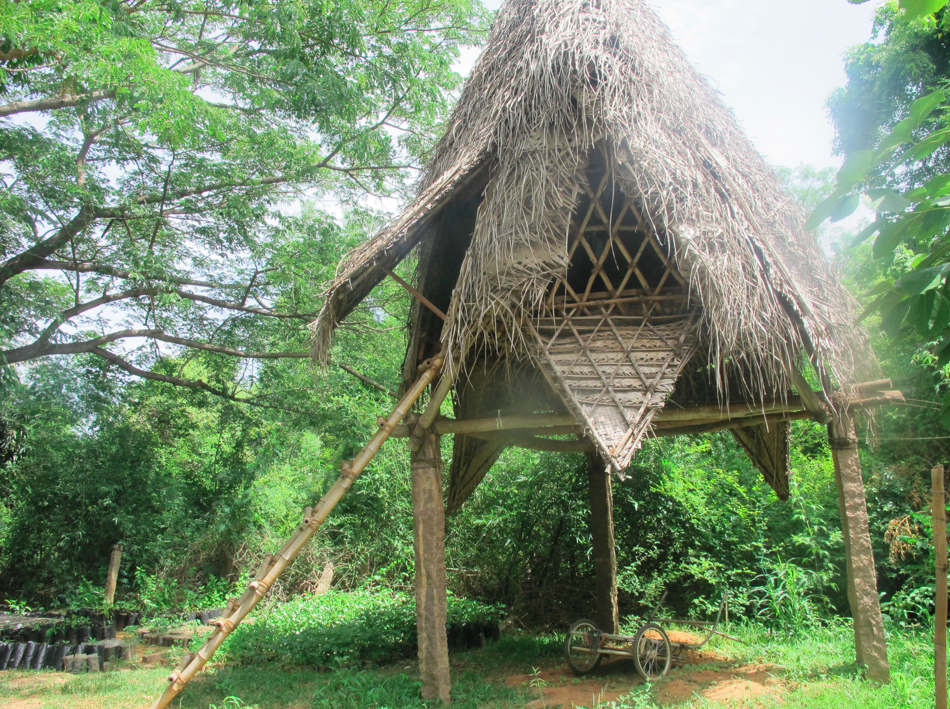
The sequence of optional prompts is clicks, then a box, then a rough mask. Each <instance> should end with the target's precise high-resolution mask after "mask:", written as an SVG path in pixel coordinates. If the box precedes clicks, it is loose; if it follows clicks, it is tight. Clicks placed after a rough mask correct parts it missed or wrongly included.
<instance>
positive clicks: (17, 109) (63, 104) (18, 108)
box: [0, 90, 115, 118]
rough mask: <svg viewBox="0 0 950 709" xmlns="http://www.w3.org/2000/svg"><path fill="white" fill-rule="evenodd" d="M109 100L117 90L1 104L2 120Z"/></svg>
mask: <svg viewBox="0 0 950 709" xmlns="http://www.w3.org/2000/svg"><path fill="white" fill-rule="evenodd" d="M109 98H115V90H109V91H93V92H92V93H88V94H83V95H81V96H50V97H47V98H39V99H34V100H32V101H13V102H11V103H4V104H0V118H3V117H4V116H12V115H14V114H15V113H30V112H31V111H52V110H55V109H57V108H69V107H70V106H82V105H84V104H89V103H95V102H96V101H104V100H105V99H109Z"/></svg>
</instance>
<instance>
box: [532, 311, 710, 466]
mask: <svg viewBox="0 0 950 709" xmlns="http://www.w3.org/2000/svg"><path fill="white" fill-rule="evenodd" d="M635 305H636V304H632V303H629V302H627V303H625V308H624V310H625V311H626V312H627V313H630V312H631V311H634V312H635V311H636V308H635ZM583 312H584V313H585V314H584V315H577V314H568V313H564V314H563V315H555V316H554V317H549V318H540V319H537V320H535V321H534V322H533V323H532V328H531V329H532V330H533V331H534V334H535V336H536V339H537V345H538V347H537V351H536V353H535V358H536V360H537V362H538V364H539V366H540V367H541V368H542V369H543V370H544V371H545V372H546V373H547V375H548V378H549V380H550V382H551V384H552V385H553V386H554V387H555V389H557V391H558V393H559V394H560V395H561V398H562V399H563V400H564V403H565V404H567V406H568V407H569V408H570V409H571V410H572V411H573V412H574V414H575V415H576V416H578V418H579V419H580V420H581V421H582V422H583V423H584V424H585V426H586V427H587V429H588V431H589V435H590V437H591V438H592V439H593V441H594V443H595V444H596V446H597V448H598V449H599V450H600V452H601V454H602V455H603V456H604V459H605V460H606V461H608V463H609V464H610V466H611V467H612V468H613V469H614V470H615V471H617V472H619V471H622V470H623V469H624V468H626V467H627V465H628V464H629V463H630V459H631V458H632V457H633V454H634V453H635V452H636V450H637V449H638V448H639V447H640V444H641V441H642V439H643V436H644V435H645V434H646V433H647V431H648V430H649V426H650V421H651V420H652V419H653V416H654V414H655V413H656V412H657V411H659V410H660V409H661V408H663V405H664V404H665V403H666V399H667V397H668V396H669V395H670V394H671V393H672V391H673V387H674V386H675V384H676V380H677V378H678V377H679V374H680V372H681V371H682V370H683V367H684V366H685V365H686V363H687V362H688V360H689V358H690V356H691V355H692V354H693V351H694V348H695V344H696V330H697V328H696V318H695V316H694V315H692V314H681V315H661V316H653V315H651V313H652V312H653V305H652V303H650V302H647V301H646V300H645V301H644V302H643V303H642V312H643V313H644V314H643V315H640V316H636V315H631V314H621V313H620V311H615V310H614V306H612V305H604V306H599V307H596V308H584V309H583Z"/></svg>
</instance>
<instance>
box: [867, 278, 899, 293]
mask: <svg viewBox="0 0 950 709" xmlns="http://www.w3.org/2000/svg"><path fill="white" fill-rule="evenodd" d="M892 290H894V279H893V278H885V279H884V280H883V281H879V282H878V283H876V284H875V285H874V287H873V288H872V289H871V290H869V291H867V292H866V293H862V294H861V297H862V298H868V297H870V296H872V295H880V294H881V293H889V292H890V291H892Z"/></svg>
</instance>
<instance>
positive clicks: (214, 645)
mask: <svg viewBox="0 0 950 709" xmlns="http://www.w3.org/2000/svg"><path fill="white" fill-rule="evenodd" d="M442 362H443V355H441V354H440V355H438V356H436V357H433V358H432V359H431V360H429V361H428V364H427V368H426V369H425V371H424V372H423V373H422V376H420V377H419V379H418V380H417V381H416V383H415V384H413V385H412V387H411V388H410V389H409V391H407V392H406V394H405V396H403V397H402V399H401V400H400V401H399V403H398V404H397V405H396V408H395V409H393V412H392V414H390V416H389V418H388V419H386V421H385V422H384V423H383V424H382V425H381V426H380V427H379V430H378V431H376V433H375V434H374V435H373V437H372V438H371V439H370V440H369V443H367V444H366V445H365V446H364V447H363V449H362V450H361V451H360V452H359V453H358V454H357V456H356V457H355V458H354V459H353V460H351V461H350V462H349V463H347V464H346V465H345V466H344V468H343V473H342V474H341V475H340V477H339V479H338V480H337V481H336V482H335V483H334V484H333V486H332V487H331V488H330V490H329V491H328V492H327V494H326V495H324V496H323V499H322V500H320V503H319V504H318V505H317V507H315V508H314V509H313V510H311V514H310V515H307V518H306V520H305V523H304V524H301V525H300V526H299V527H297V531H296V532H294V534H293V536H291V538H290V539H288V540H287V543H286V544H284V546H283V547H282V548H281V550H280V552H279V553H278V554H277V556H275V557H270V556H268V557H267V558H265V560H264V563H263V564H262V565H261V570H260V571H259V572H258V574H257V577H256V578H255V579H254V580H253V581H251V583H250V584H249V585H248V588H247V590H246V591H245V592H244V595H242V596H241V598H240V599H238V601H237V603H236V604H231V607H232V610H231V613H230V614H229V615H227V616H224V617H221V618H218V620H217V621H216V622H215V625H217V626H218V629H217V631H215V632H214V633H212V634H211V635H210V636H209V637H208V639H207V640H205V643H204V645H202V646H201V649H200V650H198V652H197V653H196V654H195V656H194V658H193V659H192V660H191V662H189V663H188V666H187V667H185V668H184V669H182V670H181V671H180V672H173V673H172V675H171V676H170V677H169V678H168V681H169V685H168V688H167V689H166V690H165V692H164V693H163V694H162V696H160V697H159V698H158V699H156V700H155V702H154V703H153V704H152V706H151V709H164V707H166V706H168V703H169V702H171V700H172V699H174V698H175V697H176V696H177V695H178V693H179V692H181V690H182V689H184V687H185V685H186V684H187V683H188V682H189V680H191V679H192V678H193V677H194V676H195V675H196V674H198V672H200V671H201V669H202V668H203V667H204V665H205V663H206V662H207V661H208V660H210V659H211V656H212V655H213V654H214V652H215V650H217V649H218V648H219V647H221V644H222V643H223V642H224V641H225V639H226V638H227V637H228V635H230V634H231V632H232V631H233V630H234V629H235V628H236V627H237V626H238V625H239V624H240V623H241V621H242V620H244V619H245V618H246V617H247V615H248V614H249V613H250V612H251V611H252V610H253V609H254V606H256V605H257V603H258V601H260V600H261V599H262V598H263V597H264V596H265V595H266V594H267V592H268V591H269V590H270V588H271V586H273V585H274V582H275V581H276V580H277V579H278V577H279V576H280V575H281V573H283V571H284V569H286V568H287V567H288V566H289V565H290V563H291V562H292V561H293V560H294V559H295V558H297V555H298V554H299V553H300V551H301V550H302V549H303V548H304V546H305V545H306V544H307V542H308V541H310V538H311V537H312V536H313V535H314V534H315V533H316V532H317V530H318V529H320V527H321V526H322V525H323V522H324V520H326V518H327V516H328V515H329V514H330V512H331V511H332V510H333V508H334V507H336V504H337V502H339V501H340V498H341V497H343V495H344V494H346V491H347V490H349V489H350V487H351V486H352V485H353V481H354V480H356V478H357V477H359V474H360V473H361V472H363V469H364V468H365V467H366V466H367V465H368V464H369V462H370V461H371V460H372V459H373V458H374V457H375V456H376V454H377V453H378V452H379V449H380V448H381V447H382V445H383V443H385V442H386V439H388V438H389V436H390V434H391V433H392V430H393V429H394V428H395V427H396V425H397V424H398V423H399V421H401V420H402V418H403V417H404V416H405V415H406V414H407V413H408V412H409V409H410V408H411V407H412V405H413V404H414V403H415V402H416V400H417V399H418V398H419V397H420V396H422V393H423V392H424V391H425V390H426V387H428V386H429V384H430V383H432V380H433V379H435V378H436V376H438V374H439V371H440V370H441V369H442Z"/></svg>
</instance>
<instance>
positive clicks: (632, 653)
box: [564, 592, 729, 681]
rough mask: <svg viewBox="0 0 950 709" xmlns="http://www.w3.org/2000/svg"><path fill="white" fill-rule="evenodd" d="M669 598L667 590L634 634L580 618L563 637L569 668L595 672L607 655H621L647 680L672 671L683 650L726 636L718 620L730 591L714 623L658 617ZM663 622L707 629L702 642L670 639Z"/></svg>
mask: <svg viewBox="0 0 950 709" xmlns="http://www.w3.org/2000/svg"><path fill="white" fill-rule="evenodd" d="M665 600H666V592H664V593H663V596H662V597H661V598H660V602H659V603H657V604H656V607H655V608H654V609H653V610H652V611H651V612H650V615H649V616H648V617H647V619H646V622H644V623H643V625H641V626H640V627H639V628H638V629H637V632H636V634H634V635H613V634H611V633H605V632H603V631H602V630H600V629H598V628H597V626H596V625H594V623H592V622H591V621H589V620H584V619H581V620H577V621H575V622H574V623H573V624H572V625H571V627H570V628H569V629H568V631H567V637H566V638H565V639H564V659H565V660H567V665H568V667H570V668H571V670H572V671H573V672H574V674H577V675H585V674H587V673H588V672H591V671H593V670H594V669H595V668H596V667H597V665H599V664H600V661H601V660H602V659H603V658H604V656H605V655H619V656H621V657H630V658H632V659H633V662H634V665H635V666H636V668H637V672H639V673H640V675H641V676H642V677H643V678H644V679H647V680H651V681H652V680H656V679H659V678H660V677H663V676H664V675H666V673H667V672H669V671H670V666H671V665H672V664H673V660H674V659H675V658H677V657H678V656H679V654H680V653H681V652H683V650H698V649H699V648H701V647H702V646H703V645H705V644H706V643H708V642H709V639H710V638H712V636H713V635H723V636H724V637H729V636H728V635H725V634H724V633H720V632H719V631H718V627H719V621H720V620H722V618H723V614H724V613H725V614H726V616H727V617H728V610H727V609H728V594H727V593H723V594H722V603H720V604H719V612H718V613H717V614H716V620H715V621H713V622H708V621H702V620H675V619H673V618H657V613H658V612H659V610H660V607H661V606H662V605H663V601H665ZM662 624H667V625H671V624H673V625H685V626H690V627H694V628H702V629H704V630H705V631H706V635H705V637H703V638H702V640H700V641H699V642H696V643H688V642H683V641H677V642H671V641H670V639H669V637H668V636H667V634H666V631H665V630H664V629H663V626H662Z"/></svg>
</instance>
